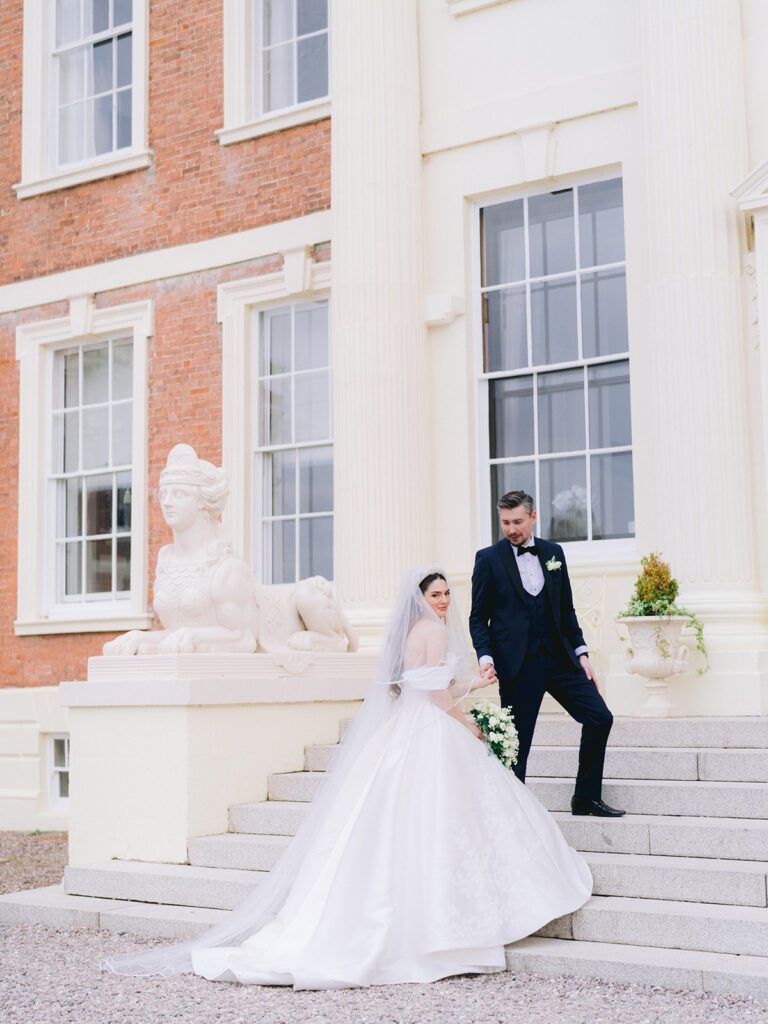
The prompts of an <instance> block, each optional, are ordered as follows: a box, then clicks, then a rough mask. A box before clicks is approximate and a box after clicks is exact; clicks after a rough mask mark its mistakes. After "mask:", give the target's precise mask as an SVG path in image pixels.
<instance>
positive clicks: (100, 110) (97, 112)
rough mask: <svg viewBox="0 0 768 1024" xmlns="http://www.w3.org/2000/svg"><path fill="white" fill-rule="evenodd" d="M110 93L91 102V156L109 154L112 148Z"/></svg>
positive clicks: (111, 101)
mask: <svg viewBox="0 0 768 1024" xmlns="http://www.w3.org/2000/svg"><path fill="white" fill-rule="evenodd" d="M112 103H113V100H112V93H109V94H108V95H107V96H99V97H98V99H95V100H94V101H93V105H92V109H93V155H94V156H100V155H101V154H102V153H109V152H111V150H112V149H113V148H114V146H113V140H112Z"/></svg>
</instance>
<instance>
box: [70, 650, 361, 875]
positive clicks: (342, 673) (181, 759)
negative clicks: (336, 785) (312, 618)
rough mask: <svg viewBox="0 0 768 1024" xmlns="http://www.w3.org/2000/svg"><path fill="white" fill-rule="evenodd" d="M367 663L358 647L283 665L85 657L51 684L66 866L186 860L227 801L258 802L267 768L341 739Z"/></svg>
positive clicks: (222, 817) (221, 818)
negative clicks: (66, 768) (82, 672)
mask: <svg viewBox="0 0 768 1024" xmlns="http://www.w3.org/2000/svg"><path fill="white" fill-rule="evenodd" d="M373 665H374V658H373V657H372V656H370V655H365V654H313V655H311V656H309V657H304V658H302V659H299V660H298V661H295V662H294V663H288V667H285V665H283V664H280V663H279V662H278V661H277V660H276V659H275V658H274V657H273V656H272V655H268V654H224V655H213V654H211V655H205V654H194V655H156V656H152V657H143V658H131V657H125V658H121V657H111V658H91V659H90V660H89V664H88V680H87V681H86V682H65V683H62V684H61V686H60V697H61V703H62V705H64V706H66V707H68V708H69V722H70V736H71V762H70V788H71V798H70V800H71V803H70V863H71V864H73V865H77V864H87V863H92V862H96V861H101V860H105V859H110V858H121V859H125V860H143V861H162V862H167V863H176V864H181V863H184V862H186V860H187V842H188V840H189V839H190V838H192V837H194V836H202V835H209V834H214V833H220V832H225V831H227V829H228V824H229V823H228V820H227V810H228V808H229V806H230V805H231V804H237V803H244V802H248V801H254V800H264V799H266V797H267V779H268V776H269V775H270V774H271V773H273V772H280V771H297V770H300V769H301V768H302V767H303V754H304V747H305V746H306V745H308V744H312V743H334V742H336V740H338V736H339V721H340V719H342V718H348V717H351V716H353V715H354V714H355V712H356V710H357V708H358V707H359V702H360V700H361V699H362V697H363V696H364V695H365V693H366V691H367V689H368V687H369V686H370V683H371V677H372V674H373ZM292 670H293V671H292ZM298 673H300V674H298Z"/></svg>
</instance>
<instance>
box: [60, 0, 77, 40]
mask: <svg viewBox="0 0 768 1024" xmlns="http://www.w3.org/2000/svg"><path fill="white" fill-rule="evenodd" d="M80 38H82V36H81V31H80V0H56V45H57V46H61V45H62V44H64V43H72V42H74V41H75V40H76V39H80Z"/></svg>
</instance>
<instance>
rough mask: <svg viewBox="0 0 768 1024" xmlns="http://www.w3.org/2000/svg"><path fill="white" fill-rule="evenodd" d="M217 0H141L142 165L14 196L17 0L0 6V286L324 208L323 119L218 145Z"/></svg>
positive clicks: (326, 159) (326, 128)
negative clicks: (145, 9)
mask: <svg viewBox="0 0 768 1024" xmlns="http://www.w3.org/2000/svg"><path fill="white" fill-rule="evenodd" d="M222 7H223V4H222V0H184V2H183V3H180V2H179V0H151V3H150V19H149V42H150V57H149V147H150V149H151V150H152V151H153V152H154V162H153V164H152V166H151V167H150V168H149V169H147V170H140V171H132V172H130V173H128V174H123V175H119V176H117V177H115V178H106V179H102V180H100V181H95V182H89V183H87V184H84V185H78V186H76V187H74V188H70V189H64V190H61V191H57V192H53V193H49V194H46V195H42V196H35V197H32V198H30V199H25V200H21V201H20V200H17V199H16V193H15V192H14V191H13V189H12V185H14V184H16V183H17V182H19V181H20V179H21V99H22V96H21V93H22V90H21V85H22V49H21V47H22V0H3V3H2V4H0V54H2V60H1V61H0V285H2V284H7V283H9V282H12V281H20V280H23V279H25V278H28V277H37V276H39V275H42V274H49V273H52V272H54V271H60V270H67V269H71V268H73V267H81V266H87V265H90V264H92V263H101V262H104V261H105V260H111V259H116V258H118V257H120V256H127V255H130V254H131V253H138V252H146V251H149V250H155V249H162V248H166V247H168V246H172V245H181V244H183V243H185V242H196V241H200V240H202V239H206V238H213V237H216V236H218V235H225V234H230V233H232V232H235V231H243V230H245V229H247V228H251V227H256V226H258V225H261V224H268V223H271V222H274V221H278V220H286V219H288V218H292V217H300V216H303V215H305V214H308V213H313V212H315V211H317V210H324V209H328V208H329V206H330V121H329V120H327V119H326V120H325V121H320V122H318V123H316V124H311V125H303V126H299V127H296V128H291V129H287V130H285V131H282V132H276V133H274V134H271V135H267V136H262V137H261V138H259V139H251V140H248V141H246V142H239V143H235V144H234V145H230V146H221V145H220V144H219V141H218V138H217V136H216V135H215V134H214V133H215V131H216V129H218V128H221V127H222V126H223V96H222Z"/></svg>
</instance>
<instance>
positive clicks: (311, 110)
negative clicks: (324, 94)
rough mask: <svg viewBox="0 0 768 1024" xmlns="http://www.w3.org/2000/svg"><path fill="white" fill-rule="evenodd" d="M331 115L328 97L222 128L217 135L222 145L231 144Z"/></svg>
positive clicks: (320, 119)
mask: <svg viewBox="0 0 768 1024" xmlns="http://www.w3.org/2000/svg"><path fill="white" fill-rule="evenodd" d="M330 116H331V101H330V100H328V99H326V100H322V101H321V102H319V103H314V102H313V103H311V104H307V105H306V106H303V107H293V108H291V109H290V110H283V111H278V112H277V113H275V114H268V115H266V116H265V117H260V118H259V119H258V121H249V122H248V123H247V124H241V125H237V126H236V127H234V128H220V129H219V130H218V131H217V132H216V135H217V137H218V140H219V142H220V143H221V145H222V146H231V145H232V144H233V143H235V142H243V141H245V140H246V139H257V138H259V136H261V135H270V134H271V133H272V132H280V131H283V129H285V128H293V127H294V126H295V125H299V124H312V123H313V122H314V121H322V120H324V119H325V118H326V117H330Z"/></svg>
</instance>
